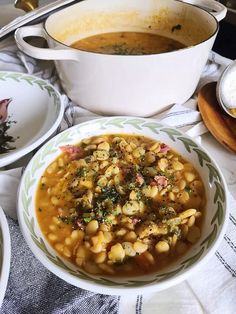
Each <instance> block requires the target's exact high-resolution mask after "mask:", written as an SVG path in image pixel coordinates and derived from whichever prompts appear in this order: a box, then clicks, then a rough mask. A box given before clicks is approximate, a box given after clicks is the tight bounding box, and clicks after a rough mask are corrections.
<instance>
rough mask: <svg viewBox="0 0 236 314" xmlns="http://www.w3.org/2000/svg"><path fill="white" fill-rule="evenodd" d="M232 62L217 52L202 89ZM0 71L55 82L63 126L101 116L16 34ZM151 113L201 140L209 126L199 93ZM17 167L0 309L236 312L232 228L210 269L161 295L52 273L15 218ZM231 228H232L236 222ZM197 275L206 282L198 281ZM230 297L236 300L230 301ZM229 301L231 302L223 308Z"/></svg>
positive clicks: (4, 193) (6, 189)
mask: <svg viewBox="0 0 236 314" xmlns="http://www.w3.org/2000/svg"><path fill="white" fill-rule="evenodd" d="M230 62H231V60H229V59H226V58H223V57H221V56H219V55H218V54H216V53H213V52H212V53H211V54H210V56H209V60H208V63H207V65H206V67H205V70H204V72H203V74H202V78H201V80H200V82H199V86H198V88H197V90H198V89H199V88H200V87H201V86H202V85H204V84H205V83H207V82H209V81H212V80H217V79H218V77H219V75H220V74H221V72H222V71H223V69H224V68H225V66H226V65H228V64H229V63H230ZM0 70H8V71H18V72H26V73H29V74H34V75H36V76H38V77H40V78H42V79H45V80H47V81H48V82H49V83H51V84H53V85H54V86H56V87H57V88H58V90H59V91H60V92H61V94H62V95H63V100H64V105H65V114H64V119H63V122H62V124H61V126H60V130H63V129H65V128H68V127H70V126H71V125H72V124H77V123H81V122H83V121H86V120H89V119H94V118H96V117H99V115H97V114H94V113H92V112H89V111H87V110H86V109H84V108H80V107H78V106H74V104H73V103H72V102H71V101H70V100H69V99H68V97H67V96H66V95H65V94H64V93H63V90H62V89H61V87H60V83H59V79H58V76H57V74H56V71H55V67H54V64H53V62H45V61H44V62H41V61H36V60H35V59H32V58H30V57H28V56H26V55H25V54H23V53H22V52H20V51H18V50H17V48H16V46H15V44H14V42H13V41H12V40H11V39H8V40H7V41H4V42H2V43H0ZM152 118H155V119H159V120H161V121H163V122H164V123H167V124H169V125H171V126H175V127H177V128H179V129H180V130H183V131H184V132H186V133H188V134H189V135H190V136H193V137H198V139H200V137H199V136H200V135H201V134H203V133H205V132H206V131H207V129H206V128H205V126H204V124H203V123H202V121H201V116H200V114H199V112H198V111H197V102H196V94H195V95H193V97H192V98H191V99H190V100H189V101H187V102H186V103H185V104H175V105H174V106H173V107H172V108H170V109H168V110H166V111H164V112H162V113H160V114H157V115H155V116H153V117H152ZM14 167H15V164H13V165H10V167H9V166H8V167H7V169H10V170H4V169H2V171H0V205H1V206H2V207H3V208H4V210H5V212H6V213H7V215H8V216H9V218H8V223H9V225H10V233H11V239H12V262H11V272H10V278H9V283H8V288H7V291H6V296H5V299H4V302H3V305H2V308H1V309H0V313H4V314H9V313H11V314H15V313H17V314H21V313H23V314H24V313H27V314H28V313H32V314H34V313H43V314H47V313H68V314H69V313H85V314H86V313H102V314H103V313H104V314H105V313H111V314H112V313H118V312H120V313H122V314H123V313H132V312H133V313H134V312H136V313H154V312H156V309H157V307H158V309H159V310H160V313H172V312H174V313H190V311H191V313H196V314H198V313H203V312H204V313H205V312H210V313H221V312H222V311H223V309H224V310H225V309H226V310H225V311H227V309H228V308H229V311H227V314H228V313H231V312H230V309H231V307H228V305H227V304H226V302H230V303H229V304H230V305H231V303H232V302H233V296H234V295H235V285H233V281H232V277H235V271H234V270H233V263H232V258H231V256H232V254H231V253H232V252H233V251H235V243H236V242H235V239H233V234H231V232H229V233H227V235H226V236H225V240H224V243H222V245H221V246H222V250H221V249H220V250H219V251H218V253H217V254H218V256H217V255H216V257H214V258H212V260H211V261H210V262H209V263H208V265H206V267H205V270H203V271H202V272H201V273H199V274H198V275H196V276H195V277H194V276H193V277H192V278H191V280H189V281H185V282H184V283H182V284H180V285H178V286H176V287H173V288H171V289H168V290H166V291H163V292H159V293H158V294H153V295H149V296H145V297H144V296H138V297H136V296H134V297H132V296H129V299H125V298H123V297H122V298H119V297H115V296H114V297H112V296H104V295H99V294H94V293H92V292H88V291H85V290H82V289H79V288H76V287H73V286H71V285H69V284H67V283H65V282H64V281H62V280H61V279H59V278H57V277H56V276H55V275H53V274H51V273H50V272H49V271H47V270H46V269H45V268H44V267H43V266H42V265H41V264H40V262H38V261H37V260H36V259H35V258H34V256H33V255H32V253H31V252H30V250H29V248H28V247H27V246H26V244H25V242H24V240H23V238H22V236H21V233H20V230H19V226H18V223H17V221H16V204H15V202H16V195H17V187H18V184H19V180H20V175H21V172H22V170H23V169H22V168H17V169H14ZM232 209H233V207H232ZM10 217H11V218H10ZM235 222H236V216H233V213H232V214H231V224H235V225H236V223H235ZM230 227H231V228H233V225H232V226H230ZM225 246H227V249H229V247H230V248H231V251H230V252H229V253H228V255H227V254H226V253H225V252H224V251H223V247H225ZM233 253H234V252H233ZM214 259H215V260H214ZM211 268H213V269H216V271H217V272H218V273H219V274H220V277H219V278H220V280H218V281H217V277H216V272H215V273H214V271H212V269H211ZM210 270H211V272H212V273H213V274H212V277H211V278H209V277H210V276H208V273H207V271H210ZM224 272H225V273H226V274H225V275H224ZM213 275H214V276H213ZM198 277H199V278H201V280H202V281H199V280H198ZM206 278H208V281H209V285H206V284H205V283H206ZM221 278H222V279H221ZM202 282H204V287H202V286H203V285H202ZM207 289H208V290H211V291H208V290H207ZM226 291H227V299H226V300H225V302H221V303H220V305H219V304H218V303H217V301H218V300H219V298H218V296H219V295H224V296H225V295H226ZM213 292H214V293H215V296H214V295H213ZM209 293H210V294H209ZM209 295H210V296H211V297H212V302H208V300H207V298H208V297H207V296H209ZM170 296H171V303H170ZM229 298H231V299H230V300H229ZM231 301H232V302H231ZM214 302H215V304H214ZM224 305H225V306H226V305H227V307H225V308H224V307H223V306H224ZM119 306H120V310H119ZM218 309H221V311H218ZM232 313H233V312H232Z"/></svg>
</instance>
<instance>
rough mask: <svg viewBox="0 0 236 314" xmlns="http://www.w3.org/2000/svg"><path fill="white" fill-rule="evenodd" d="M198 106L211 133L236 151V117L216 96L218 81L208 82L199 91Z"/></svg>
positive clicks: (229, 148) (228, 147) (231, 149)
mask: <svg viewBox="0 0 236 314" xmlns="http://www.w3.org/2000/svg"><path fill="white" fill-rule="evenodd" d="M198 108H199V111H200V112H201V115H202V119H203V121H204V123H205V125H206V127H207V128H208V130H209V131H210V132H211V134H212V135H213V136H214V137H215V138H216V139H217V141H218V142H220V143H221V144H222V145H224V146H225V147H226V148H227V149H228V150H230V151H231V152H234V153H236V119H234V118H232V117H230V116H229V115H227V113H226V112H225V111H224V110H223V109H222V108H221V107H220V105H219V104H218V101H217V98H216V82H211V83H208V84H206V85H205V86H203V87H202V88H201V90H200V91H199V93H198Z"/></svg>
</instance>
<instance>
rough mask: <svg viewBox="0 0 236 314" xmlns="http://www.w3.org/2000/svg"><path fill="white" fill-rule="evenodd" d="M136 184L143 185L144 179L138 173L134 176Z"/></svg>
mask: <svg viewBox="0 0 236 314" xmlns="http://www.w3.org/2000/svg"><path fill="white" fill-rule="evenodd" d="M136 182H137V183H138V184H139V185H140V186H141V185H142V184H143V183H144V178H143V176H142V175H141V174H140V173H137V174H136Z"/></svg>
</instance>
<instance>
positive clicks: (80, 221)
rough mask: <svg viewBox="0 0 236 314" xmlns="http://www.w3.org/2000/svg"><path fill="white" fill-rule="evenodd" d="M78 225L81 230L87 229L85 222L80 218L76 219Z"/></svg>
mask: <svg viewBox="0 0 236 314" xmlns="http://www.w3.org/2000/svg"><path fill="white" fill-rule="evenodd" d="M76 224H77V226H78V227H79V229H80V230H84V229H85V225H84V222H83V221H82V220H81V219H80V218H79V219H77V221H76Z"/></svg>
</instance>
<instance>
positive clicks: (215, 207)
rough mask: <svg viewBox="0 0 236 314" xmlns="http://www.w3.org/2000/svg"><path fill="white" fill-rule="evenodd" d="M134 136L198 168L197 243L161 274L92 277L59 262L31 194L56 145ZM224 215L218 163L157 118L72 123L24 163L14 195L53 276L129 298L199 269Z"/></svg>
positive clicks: (29, 236)
mask: <svg viewBox="0 0 236 314" xmlns="http://www.w3.org/2000/svg"><path fill="white" fill-rule="evenodd" d="M105 133H108V134H111V133H116V134H117V133H119V134H121V133H134V134H139V135H145V136H148V137H150V138H153V139H156V140H160V141H162V142H164V143H166V144H167V145H170V146H171V147H172V148H174V149H175V150H176V151H177V152H179V153H180V154H181V155H182V156H183V157H184V158H185V159H186V160H189V161H190V162H191V163H193V164H194V166H195V168H196V169H197V170H198V172H199V174H200V176H201V178H202V180H203V182H204V185H205V190H206V197H207V205H206V215H205V218H204V221H203V225H202V233H201V238H200V239H199V241H198V242H197V243H196V244H195V245H193V246H192V248H191V249H190V250H189V251H188V252H187V253H186V254H185V255H184V256H183V257H181V258H180V259H178V260H177V261H176V262H174V263H172V264H171V265H169V266H168V267H166V268H165V269H164V270H162V271H160V272H158V273H153V274H148V275H145V276H139V277H130V278H118V277H106V276H100V275H91V274H89V273H86V272H85V271H83V270H81V269H78V268H77V267H76V266H75V265H73V264H71V263H69V262H68V261H67V260H66V259H64V258H62V257H61V256H59V255H58V254H57V252H56V251H55V250H54V249H53V248H52V247H51V246H50V245H49V243H48V242H47V240H46V238H45V237H44V235H43V233H42V232H41V230H40V227H39V224H38V222H37V218H36V208H35V195H36V190H37V185H38V183H39V179H40V177H41V175H42V174H43V173H44V171H45V169H46V167H47V166H48V165H49V164H50V163H51V162H52V161H54V160H55V158H57V156H58V155H59V154H61V150H60V149H59V146H61V145H65V144H76V143H78V142H80V141H81V140H82V139H84V138H87V137H91V136H93V135H99V134H105ZM227 217H228V210H227V198H226V185H225V181H224V179H223V177H222V174H221V171H220V170H219V168H218V166H217V165H216V163H215V162H214V161H213V160H212V157H210V156H209V155H208V154H207V153H206V151H204V149H203V148H202V147H201V146H199V144H198V143H197V142H195V141H194V140H192V139H191V138H190V137H188V136H186V135H184V134H183V133H181V132H179V131H178V130H176V129H174V128H171V127H167V126H165V125H163V124H161V123H159V122H158V121H156V120H152V119H142V118H133V117H115V118H114V117H111V118H101V119H96V120H92V121H89V122H85V123H82V124H80V125H76V126H74V127H72V128H70V129H68V130H66V131H64V132H62V133H61V134H59V135H57V136H55V137H54V138H53V139H51V140H50V141H49V142H48V143H47V144H45V145H44V146H43V147H42V148H41V149H40V150H39V151H38V152H37V153H36V154H35V155H34V157H33V158H32V160H31V161H30V163H29V164H28V166H27V168H26V170H25V172H24V175H23V177H22V180H21V184H20V188H19V194H18V219H19V224H20V228H21V230H22V233H23V235H24V237H25V240H26V242H27V243H28V245H29V247H30V249H31V250H32V252H33V253H34V254H35V256H36V257H37V258H38V259H39V260H40V261H41V262H42V263H43V264H44V266H45V267H47V268H48V269H49V270H50V271H52V272H53V273H54V274H56V275H57V276H59V277H60V278H62V279H64V280H66V281H67V282H69V283H71V284H73V285H75V286H77V287H81V288H84V289H87V290H91V291H94V292H98V293H104V294H119V295H122V294H128V293H129V292H132V293H137V294H140V293H144V292H148V291H158V290H162V289H165V288H168V287H170V286H172V285H175V284H177V283H179V282H180V281H182V280H184V279H186V278H187V276H189V275H190V274H192V273H193V272H194V271H195V270H197V269H198V268H200V266H201V265H202V264H204V263H205V262H206V261H207V260H208V259H209V257H210V256H212V254H213V253H214V252H215V250H216V247H217V246H218V244H219V242H220V241H221V240H222V238H223V235H224V232H225V228H226V222H227Z"/></svg>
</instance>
